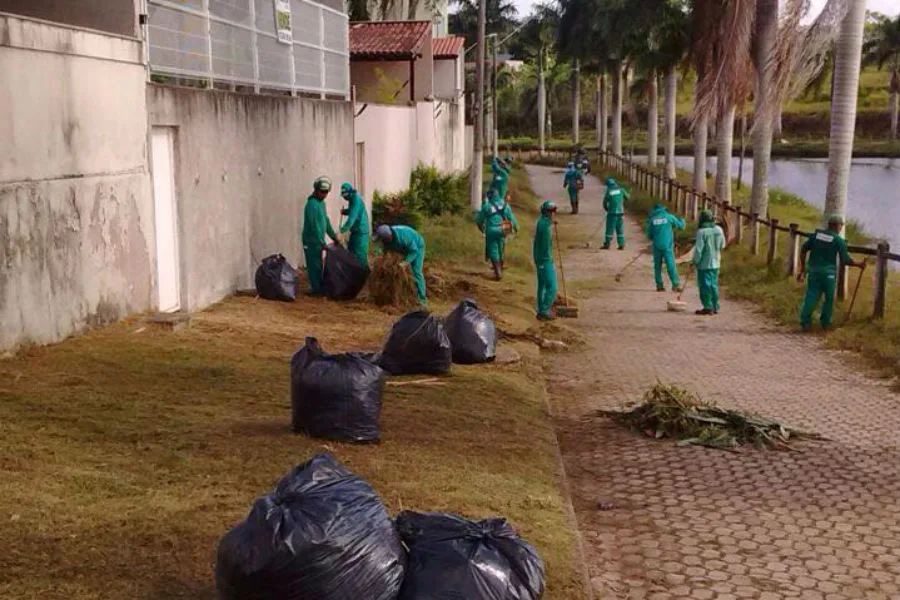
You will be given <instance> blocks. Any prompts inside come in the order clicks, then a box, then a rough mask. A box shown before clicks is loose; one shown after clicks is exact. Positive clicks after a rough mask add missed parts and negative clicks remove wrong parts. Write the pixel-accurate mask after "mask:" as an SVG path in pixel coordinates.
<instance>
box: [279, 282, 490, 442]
mask: <svg viewBox="0 0 900 600" xmlns="http://www.w3.org/2000/svg"><path fill="white" fill-rule="evenodd" d="M496 349H497V329H496V326H495V325H494V321H493V320H492V319H491V318H490V317H489V316H488V315H486V314H485V313H483V312H482V311H481V310H479V309H478V305H477V304H476V303H475V301H474V300H471V299H467V300H463V301H462V302H460V303H459V305H458V306H457V307H456V308H455V309H454V310H453V311H452V312H451V313H450V314H449V315H448V316H447V318H446V319H444V320H443V321H442V320H441V319H440V318H438V317H435V316H434V315H432V314H430V313H428V312H426V311H415V312H411V313H408V314H406V315H404V316H403V317H402V318H401V319H400V320H398V321H397V322H396V323H394V325H393V327H391V330H390V333H389V334H388V336H387V340H386V341H385V343H384V347H383V348H382V350H381V352H380V353H377V354H376V353H363V352H349V353H343V354H328V353H327V352H325V351H324V350H323V349H322V347H321V346H320V345H319V342H318V341H317V340H316V338H313V337H308V338H306V343H305V345H304V346H303V347H302V348H301V349H300V350H299V351H298V352H297V353H296V354H295V355H294V357H293V359H292V360H291V411H292V427H293V430H294V431H295V432H297V433H306V434H308V435H310V436H313V437H317V438H324V439H330V440H337V441H343V442H355V443H367V442H368V443H372V442H377V441H379V439H380V437H381V426H380V420H381V402H382V396H383V393H384V386H385V379H386V377H387V376H388V375H420V374H421V375H445V374H447V373H449V372H450V367H451V365H452V364H453V363H454V362H455V363H458V364H477V363H486V362H491V361H493V360H494V357H495V355H496Z"/></svg>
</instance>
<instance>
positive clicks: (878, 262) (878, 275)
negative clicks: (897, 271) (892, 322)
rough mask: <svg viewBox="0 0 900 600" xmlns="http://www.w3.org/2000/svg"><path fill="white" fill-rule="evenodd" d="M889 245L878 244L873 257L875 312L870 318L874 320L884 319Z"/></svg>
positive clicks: (885, 243) (884, 243)
mask: <svg viewBox="0 0 900 600" xmlns="http://www.w3.org/2000/svg"><path fill="white" fill-rule="evenodd" d="M890 251H891V245H890V244H888V243H887V242H879V243H878V254H876V256H875V311H874V313H873V315H872V316H874V317H875V318H876V319H883V318H884V309H885V305H886V304H887V280H888V258H887V255H888V253H890Z"/></svg>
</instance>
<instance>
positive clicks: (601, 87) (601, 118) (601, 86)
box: [597, 73, 606, 152]
mask: <svg viewBox="0 0 900 600" xmlns="http://www.w3.org/2000/svg"><path fill="white" fill-rule="evenodd" d="M597 144H598V145H599V146H600V151H601V152H606V73H600V75H598V76H597Z"/></svg>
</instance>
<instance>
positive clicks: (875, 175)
mask: <svg viewBox="0 0 900 600" xmlns="http://www.w3.org/2000/svg"><path fill="white" fill-rule="evenodd" d="M675 160H676V164H677V166H678V168H679V169H684V170H687V171H691V170H693V168H694V158H693V157H692V156H677V157H675ZM706 169H707V171H709V172H710V173H715V172H716V158H715V157H714V156H710V157H709V158H708V159H707V167H706ZM731 173H732V176H733V177H737V173H738V158H737V157H735V158H733V159H732V161H731ZM741 180H742V181H743V182H744V183H745V184H747V185H749V184H750V183H751V182H752V181H753V159H751V158H745V159H744V172H743V175H742V178H741ZM827 182H828V161H827V159H781V158H778V159H772V166H771V168H770V169H769V185H770V186H771V187H777V188H781V189H783V190H785V191H787V192H791V193H792V194H796V195H797V196H800V197H801V198H803V199H804V200H806V201H807V202H809V203H810V204H812V205H814V206H817V207H819V208H824V207H825V187H826V184H827ZM847 215H848V216H849V217H850V218H851V219H853V220H855V221H857V222H859V223H861V224H862V225H863V227H864V228H865V230H866V231H867V232H868V233H869V234H870V235H873V236H874V237H877V238H884V239H886V240H887V241H888V242H890V244H891V249H892V251H894V252H897V251H898V250H900V159H897V158H857V159H854V160H853V166H852V168H851V170H850V187H849V192H848V195H847Z"/></svg>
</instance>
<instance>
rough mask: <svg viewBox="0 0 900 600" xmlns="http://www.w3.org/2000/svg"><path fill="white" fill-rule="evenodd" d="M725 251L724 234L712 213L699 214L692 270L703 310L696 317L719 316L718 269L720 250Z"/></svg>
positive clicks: (719, 265)
mask: <svg viewBox="0 0 900 600" xmlns="http://www.w3.org/2000/svg"><path fill="white" fill-rule="evenodd" d="M724 249H725V232H724V231H723V230H722V228H721V227H719V226H718V225H716V219H715V217H714V216H713V214H712V211H709V210H704V211H703V212H701V213H700V220H699V229H697V241H696V243H695V244H694V259H693V261H692V263H691V268H692V269H697V287H698V288H700V302H701V303H702V304H703V308H701V309H700V310H698V311H697V312H696V314H698V315H716V314H719V269H720V268H721V267H722V250H724Z"/></svg>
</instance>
